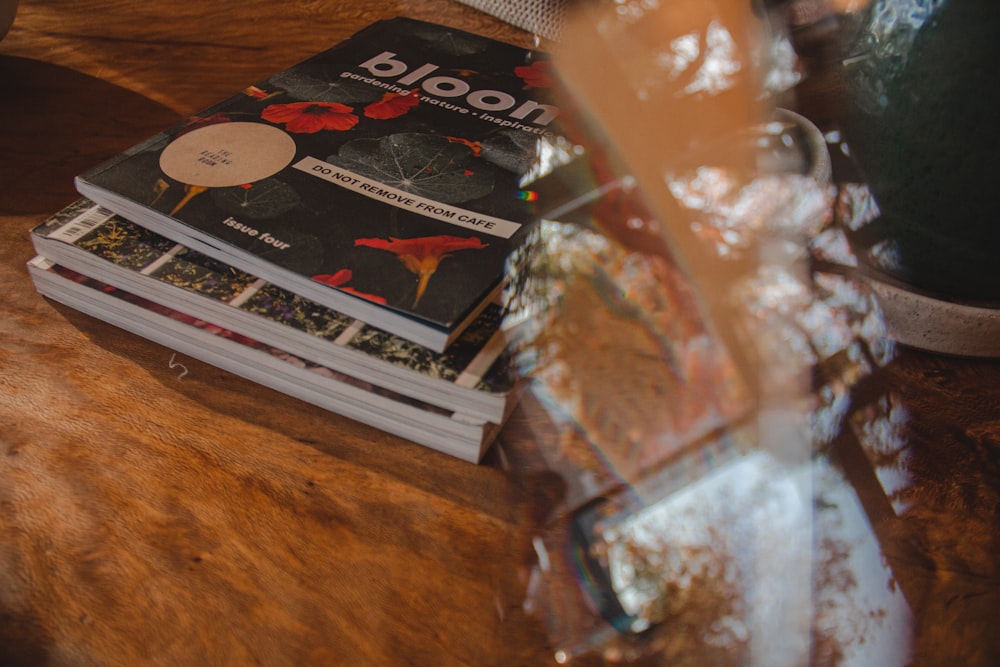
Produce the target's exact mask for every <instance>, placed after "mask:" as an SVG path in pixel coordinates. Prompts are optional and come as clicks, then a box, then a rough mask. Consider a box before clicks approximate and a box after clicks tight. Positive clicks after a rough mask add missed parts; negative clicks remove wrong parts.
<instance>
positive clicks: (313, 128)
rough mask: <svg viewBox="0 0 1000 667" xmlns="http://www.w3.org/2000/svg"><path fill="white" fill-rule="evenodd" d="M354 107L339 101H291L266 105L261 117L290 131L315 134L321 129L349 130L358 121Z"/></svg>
mask: <svg viewBox="0 0 1000 667" xmlns="http://www.w3.org/2000/svg"><path fill="white" fill-rule="evenodd" d="M353 111H354V109H353V108H351V107H349V106H347V105H346V104H340V103H338V102H290V103H288V104H271V105H269V106H266V107H264V110H263V111H262V112H261V114H260V117H261V118H263V119H264V120H266V121H270V122H272V123H277V124H279V125H284V126H285V129H286V130H288V131H289V132H296V133H298V134H315V133H316V132H319V131H320V130H349V129H351V128H352V127H354V126H355V125H357V123H358V117H357V116H355V115H354V113H353Z"/></svg>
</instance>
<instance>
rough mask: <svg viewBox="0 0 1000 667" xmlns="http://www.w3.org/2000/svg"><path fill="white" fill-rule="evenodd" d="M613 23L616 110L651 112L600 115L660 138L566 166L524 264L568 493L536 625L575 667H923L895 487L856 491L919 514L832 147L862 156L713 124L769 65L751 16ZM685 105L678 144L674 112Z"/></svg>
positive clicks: (542, 411)
mask: <svg viewBox="0 0 1000 667" xmlns="http://www.w3.org/2000/svg"><path fill="white" fill-rule="evenodd" d="M610 4H611V5H613V6H614V11H612V12H609V13H606V14H603V15H601V18H600V20H598V21H596V23H595V25H596V28H595V33H594V34H595V35H596V36H597V37H599V38H600V39H602V40H605V42H606V43H608V44H615V45H616V46H620V47H621V50H620V51H619V52H616V53H615V54H614V58H615V59H616V64H617V65H619V66H620V67H621V70H620V72H621V74H622V76H623V77H624V79H623V80H624V84H623V87H619V88H617V91H618V92H619V93H621V92H622V91H623V90H627V92H628V95H630V96H631V97H628V96H625V95H624V94H623V96H622V97H620V98H618V104H619V106H621V107H623V108H624V107H629V104H630V103H632V102H634V103H635V104H636V105H637V108H639V109H640V110H639V111H635V113H632V114H622V115H619V116H616V115H614V113H613V112H611V111H609V110H608V109H607V108H604V107H602V103H603V102H604V101H602V100H592V99H587V100H586V101H587V102H593V103H594V107H595V109H594V111H595V117H596V118H597V120H599V121H602V122H607V123H615V122H617V123H625V122H628V120H629V119H633V122H634V123H638V122H639V121H646V122H647V125H646V128H647V130H648V132H649V135H650V136H649V139H648V145H643V143H642V142H641V141H640V139H639V138H637V137H638V134H632V133H630V132H629V131H627V130H630V129H631V130H634V129H635V128H626V129H625V130H622V131H621V132H619V133H617V134H616V133H615V132H614V131H612V132H609V134H608V135H607V136H606V135H603V134H600V133H598V135H597V137H598V141H597V144H598V145H597V146H596V147H595V146H594V145H588V146H587V149H586V150H584V149H582V148H579V147H576V146H575V145H573V144H572V143H568V144H562V145H560V146H558V147H557V148H553V150H552V153H553V155H554V156H557V157H556V158H555V159H552V160H549V161H548V162H547V163H546V165H545V168H540V169H539V170H538V171H537V172H536V173H535V174H534V175H533V177H534V180H533V181H532V182H531V183H530V184H529V185H530V187H531V188H532V189H533V190H535V191H537V192H538V193H539V202H540V203H541V204H542V205H543V207H544V206H547V208H543V210H544V214H543V216H542V217H543V218H544V220H543V222H542V224H541V225H540V226H539V227H537V228H536V229H535V231H534V234H533V238H532V239H531V242H530V243H528V244H527V245H526V246H525V248H524V249H523V251H522V253H521V254H520V255H519V256H518V257H516V258H515V260H514V261H513V262H512V264H511V266H512V271H511V274H512V276H511V277H512V282H511V287H510V289H509V292H508V298H509V308H510V314H509V317H508V318H507V319H506V321H505V327H506V328H507V331H508V333H509V334H510V339H511V341H512V347H513V350H514V353H515V357H514V358H515V362H516V364H517V365H518V367H519V369H520V370H521V372H522V373H523V375H524V376H525V377H526V378H527V379H528V380H529V381H530V382H529V389H530V392H529V399H533V400H528V401H526V403H527V405H528V407H526V408H525V410H529V411H531V419H532V421H533V422H535V423H537V424H542V423H544V424H545V425H544V426H540V427H539V428H540V429H541V430H543V431H544V434H540V435H539V442H542V443H543V447H542V455H543V456H544V457H545V459H546V463H547V465H548V466H549V468H550V469H551V470H552V471H554V472H556V473H557V474H558V475H559V476H560V477H561V479H562V482H563V483H564V484H565V494H564V497H563V498H562V502H561V503H560V505H559V507H558V508H557V511H556V513H555V515H554V516H553V519H552V521H551V522H550V523H549V524H548V525H547V526H546V530H545V531H544V532H543V533H542V534H540V535H539V536H537V538H536V540H535V542H534V546H535V550H536V552H537V554H538V563H537V567H536V568H535V569H534V570H533V572H532V576H531V579H530V582H529V590H528V595H527V600H526V603H525V606H526V608H527V609H528V610H529V611H531V612H533V613H536V614H537V615H539V617H540V618H542V619H543V621H544V622H545V624H546V627H547V629H548V630H549V633H550V635H551V640H552V643H553V645H554V646H555V647H556V653H555V657H556V659H557V661H558V662H560V663H570V662H573V661H576V660H586V659H587V658H590V657H593V656H598V658H599V660H603V661H604V662H611V663H618V662H626V663H637V664H671V665H699V666H700V665H706V664H712V665H767V666H768V667H776V666H781V665H789V666H795V667H799V666H800V665H805V664H813V665H822V666H824V667H826V666H831V667H832V666H834V665H836V666H838V667H848V666H849V667H853V666H858V667H860V666H862V665H871V664H878V665H885V666H886V667H896V666H899V667H902V665H905V664H907V662H908V660H909V658H910V655H909V647H910V643H911V635H910V628H911V625H912V618H911V613H910V610H909V607H908V606H907V600H906V598H905V596H904V595H903V592H904V591H902V590H901V589H899V588H897V587H896V586H895V583H894V582H895V580H894V577H893V573H892V571H891V570H890V569H889V568H888V567H887V566H886V565H885V561H884V560H883V555H882V550H881V549H882V545H881V544H880V543H879V541H878V539H877V538H876V533H875V532H873V530H872V522H871V521H870V519H869V515H870V511H869V510H870V509H871V508H870V507H869V506H868V505H864V506H863V505H862V504H861V502H860V501H859V496H865V497H866V498H869V499H870V497H871V492H872V489H870V488H864V489H860V490H856V489H855V488H853V487H852V485H857V484H860V483H861V482H860V481H859V477H858V476H857V475H855V476H852V477H850V478H847V477H845V476H844V474H842V473H841V471H840V469H839V468H838V467H837V463H838V462H842V461H843V460H845V459H846V458H847V457H848V456H851V457H854V458H853V459H852V460H853V461H854V462H858V461H861V462H862V463H863V464H864V465H866V466H869V467H868V468H867V469H866V470H868V471H869V472H871V473H872V476H873V477H874V478H877V480H878V483H879V484H880V486H879V490H878V493H880V494H883V497H884V498H885V499H886V503H887V504H888V503H889V502H892V503H893V507H894V509H895V511H896V512H899V511H902V510H904V509H905V507H906V506H905V499H906V489H907V487H908V485H909V483H908V479H907V477H906V473H905V457H906V452H905V447H903V446H902V443H901V442H900V438H901V429H902V427H903V426H904V425H905V421H906V413H905V411H904V410H902V409H901V408H900V406H899V405H898V402H897V401H896V400H895V399H894V398H893V397H892V396H891V395H883V394H880V393H878V392H877V391H875V390H874V389H873V387H874V386H875V385H874V383H873V378H875V377H876V376H877V375H878V374H879V373H880V371H881V370H882V369H884V368H885V366H886V365H887V364H889V363H890V362H891V360H892V358H893V355H894V348H893V346H892V344H891V342H890V341H889V340H888V338H887V336H886V332H885V327H884V323H883V322H882V318H881V316H880V313H879V310H878V307H877V304H876V301H875V299H874V297H873V295H872V293H871V291H870V290H869V289H868V288H867V286H866V285H865V283H864V282H863V280H861V279H859V274H858V266H859V262H858V259H857V257H856V256H855V255H854V253H853V252H852V245H853V242H854V240H855V239H856V238H857V237H858V235H864V234H866V233H868V228H869V225H870V224H871V222H872V221H873V220H875V219H876V218H877V217H878V207H877V206H876V205H875V202H874V201H873V199H872V198H871V196H870V194H869V193H868V191H867V188H866V187H865V186H864V185H863V184H859V183H838V184H836V185H834V184H833V183H832V181H831V175H832V167H831V163H830V160H829V155H830V152H831V151H830V150H829V149H828V147H827V145H826V142H827V141H830V142H831V143H832V144H833V149H834V152H836V153H837V154H838V155H839V156H841V157H849V155H850V150H849V148H848V147H847V145H846V144H844V143H843V142H841V141H840V137H839V135H838V134H837V133H836V132H835V131H833V132H830V133H828V134H827V135H824V134H822V133H821V132H820V131H819V130H818V129H817V128H815V127H814V126H812V124H811V123H809V122H808V121H806V120H805V119H804V118H802V117H801V116H797V115H796V114H792V113H790V112H784V111H782V110H778V111H777V112H776V113H774V114H771V115H767V116H766V117H764V118H757V117H756V115H755V114H754V113H752V112H748V113H745V114H744V113H741V112H740V111H737V112H736V113H735V114H734V116H733V117H734V118H737V119H742V120H741V121H740V122H734V121H733V118H729V119H728V122H730V123H731V124H728V125H727V124H726V122H725V121H726V119H723V121H722V122H721V125H713V123H714V122H716V121H719V120H720V119H719V117H718V116H717V115H716V114H718V113H721V112H722V111H724V110H726V109H724V107H726V105H727V104H730V103H732V102H733V100H734V99H737V98H734V97H732V94H734V93H738V91H740V90H741V89H745V86H747V77H750V75H751V74H752V71H756V72H757V73H759V69H760V68H761V67H763V65H762V61H754V60H753V58H754V57H758V58H761V59H762V60H763V59H764V57H763V56H761V54H762V53H765V52H767V49H764V50H755V49H753V48H751V49H747V48H745V47H746V45H745V44H741V43H740V39H738V37H739V35H741V34H743V33H741V32H740V31H738V30H736V29H734V28H733V24H731V23H729V22H728V19H732V18H733V17H732V15H728V14H726V12H724V11H721V10H720V8H719V6H718V5H717V4H716V3H711V2H710V3H706V4H704V5H700V6H699V7H697V8H694V9H691V4H690V3H686V2H681V1H680V0H678V1H677V2H673V3H670V4H669V7H668V5H667V4H665V3H659V2H656V1H654V0H646V1H641V0H637V1H622V2H614V3H610ZM727 7H728V5H727ZM687 9H691V11H690V13H689V14H687V15H685V14H684V12H685V10H687ZM668 18H669V19H670V23H669V24H668V23H667V19H668ZM664 26H666V28H667V29H666V31H665V32H659V33H658V32H657V31H656V30H655V29H654V28H657V27H660V28H662V27H664ZM639 27H642V29H638V28H639ZM634 29H638V32H633V30H634ZM571 34H572V31H571ZM632 36H635V39H630V37H632ZM777 42H779V43H780V42H781V40H780V39H778V40H777ZM779 46H780V44H779ZM778 51H780V48H778V47H777V46H776V47H775V48H774V49H773V50H772V51H771V52H770V53H771V56H769V57H773V58H775V60H778V58H777V57H775V56H774V55H773V54H774V53H775V52H778ZM763 68H764V69H765V70H767V69H768V68H767V67H763ZM778 69H780V67H779V68H778ZM791 69H792V68H791V67H790V66H788V65H787V64H786V65H785V70H784V71H782V72H777V74H781V75H784V76H785V79H784V80H786V81H792V80H796V77H795V73H794V72H793V71H791ZM615 71H616V72H618V71H619V70H615ZM605 74H606V72H605ZM767 74H768V76H764V77H762V78H763V79H765V80H766V79H768V78H769V77H770V75H771V74H776V70H775V69H773V68H772V69H771V70H769V71H768V72H767ZM777 74H776V76H775V77H771V79H770V80H772V81H773V80H778V79H781V76H777ZM575 75H576V76H582V75H583V74H582V73H581V72H576V73H575ZM595 76H596V75H595ZM751 78H752V77H751ZM616 83H622V82H616ZM756 83H757V84H760V83H761V82H760V81H757V82H756ZM764 89H765V90H770V89H769V88H766V87H765V88H764ZM583 90H584V91H585V92H587V91H588V89H587V88H586V87H585V86H584V88H583ZM595 90H596V89H593V90H589V92H590V93H591V94H593V93H594V92H595ZM668 98H669V99H673V100H681V101H680V102H678V104H679V106H677V107H669V106H668V107H663V108H669V109H670V110H671V111H674V110H677V109H680V111H681V112H682V114H679V115H683V116H684V117H683V118H680V122H679V123H678V125H677V126H676V127H675V126H672V125H671V123H672V122H673V121H674V120H675V116H673V115H671V114H670V113H665V112H664V114H663V119H662V120H663V123H662V126H661V125H659V124H657V123H658V122H659V121H656V122H654V121H655V120H656V118H657V117H656V115H655V114H652V113H651V110H653V109H656V108H657V106H656V105H657V104H665V100H667V99H668ZM723 99H725V100H727V101H726V102H723V101H722V100H723ZM643 105H648V106H646V107H644V106H643ZM630 109H631V107H630ZM661 110H662V109H661ZM720 110H721V111H720ZM744 111H745V110H744ZM699 114H702V115H703V117H699ZM747 119H749V120H750V121H751V122H743V121H746V120H747ZM618 129H619V130H621V128H620V127H619V128H618ZM713 129H718V131H715V132H713V131H712V130H713ZM681 130H683V131H681ZM688 130H691V131H690V132H688V133H686V134H685V132H686V131H688ZM664 134H670V136H671V137H672V139H663V140H661V136H663V135H664ZM671 141H673V142H674V143H673V144H672V147H673V148H676V149H677V151H676V152H670V151H667V150H661V151H660V153H659V154H657V155H653V156H650V153H654V152H655V151H656V149H662V148H664V147H671ZM583 143H585V142H581V145H582V144H583ZM608 145H615V146H616V147H617V148H618V149H622V150H624V148H631V149H633V151H634V152H630V153H628V154H626V155H625V157H626V158H628V159H625V160H623V159H621V155H620V154H618V153H616V152H615V151H614V150H612V149H610V148H608ZM731 153H732V154H735V155H736V159H730V158H732V157H733V156H732V155H731ZM643 157H646V158H649V160H648V161H645V162H644V161H643V159H642V158H643ZM747 157H748V158H750V159H741V158H747ZM626 164H628V167H627V168H626V167H625V165H626ZM643 170H647V173H645V174H640V173H639V172H641V171H643ZM650 173H655V174H656V176H657V179H650V178H649V175H650ZM651 184H654V185H655V186H656V187H657V192H656V193H655V196H650V190H649V188H650V186H651ZM845 452H846V453H845ZM587 664H590V663H587Z"/></svg>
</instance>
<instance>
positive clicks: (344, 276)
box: [312, 269, 385, 306]
mask: <svg viewBox="0 0 1000 667" xmlns="http://www.w3.org/2000/svg"><path fill="white" fill-rule="evenodd" d="M353 275H354V274H353V273H352V272H351V270H350V269H341V270H340V271H337V272H336V273H321V274H318V275H315V276H313V277H312V279H313V280H315V281H316V282H318V283H323V284H324V285H329V286H330V287H339V288H340V290H341V291H342V292H347V293H348V294H353V295H354V296H357V297H361V298H362V299H367V300H368V301H373V302H375V303H380V304H382V305H383V306H384V305H385V298H383V297H381V296H375V295H374V294H366V293H365V292H359V291H358V290H356V289H354V288H353V287H346V286H345V285H344V284H345V283H346V282H348V281H349V280H350V279H351V277H352V276H353Z"/></svg>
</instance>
